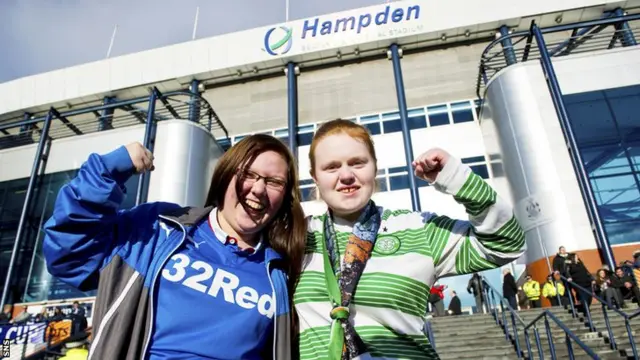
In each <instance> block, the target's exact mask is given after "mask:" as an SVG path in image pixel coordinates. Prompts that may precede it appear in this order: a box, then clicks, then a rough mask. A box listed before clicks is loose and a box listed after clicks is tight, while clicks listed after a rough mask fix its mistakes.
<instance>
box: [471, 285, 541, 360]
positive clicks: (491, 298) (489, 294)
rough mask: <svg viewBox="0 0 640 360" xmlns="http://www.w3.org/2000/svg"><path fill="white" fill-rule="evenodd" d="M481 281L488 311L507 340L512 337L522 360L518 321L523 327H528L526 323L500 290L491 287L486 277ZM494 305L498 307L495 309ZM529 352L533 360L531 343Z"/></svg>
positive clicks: (528, 347) (528, 345)
mask: <svg viewBox="0 0 640 360" xmlns="http://www.w3.org/2000/svg"><path fill="white" fill-rule="evenodd" d="M481 279H482V296H483V299H484V303H485V304H486V306H487V311H489V313H490V314H491V315H492V316H493V318H494V319H495V321H496V324H497V325H500V327H502V330H503V331H504V334H505V339H506V340H509V338H510V337H511V341H513V342H514V345H515V348H516V353H517V355H518V359H521V358H522V355H523V351H522V348H521V346H520V338H519V336H518V324H517V323H516V320H517V321H518V323H519V324H520V325H521V326H523V327H524V326H525V325H526V323H525V322H524V320H523V319H522V317H520V315H518V313H517V311H516V310H515V309H514V308H512V307H511V305H510V304H509V302H508V301H507V299H505V298H504V297H503V296H502V294H500V292H498V290H496V289H495V288H494V287H493V286H491V284H489V282H488V281H487V279H486V278H485V277H484V276H483V277H481ZM496 295H497V297H498V299H499V300H498V303H497V304H496ZM492 305H496V306H495V308H494V307H493V306H492ZM498 305H499V306H500V313H501V317H502V319H499V318H498V309H497V306H498ZM505 305H506V310H507V311H508V312H509V314H510V315H511V329H512V331H513V335H512V334H510V330H509V325H508V323H507V317H506V314H505ZM479 310H481V309H479ZM527 352H528V354H529V359H531V346H530V344H529V342H527Z"/></svg>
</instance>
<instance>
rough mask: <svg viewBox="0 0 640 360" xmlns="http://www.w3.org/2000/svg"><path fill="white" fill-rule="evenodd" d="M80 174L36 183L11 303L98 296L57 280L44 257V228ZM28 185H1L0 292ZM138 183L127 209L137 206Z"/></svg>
mask: <svg viewBox="0 0 640 360" xmlns="http://www.w3.org/2000/svg"><path fill="white" fill-rule="evenodd" d="M76 173H77V170H70V171H63V172H58V173H52V174H47V175H45V176H43V177H42V178H41V179H40V180H39V181H38V182H36V184H37V187H36V191H35V192H34V193H33V197H32V206H31V209H30V210H29V212H28V216H27V217H26V222H25V227H24V232H23V236H22V241H21V248H20V250H19V252H18V255H17V258H16V260H17V261H16V263H15V266H14V272H13V280H12V281H13V283H12V284H11V291H10V298H9V299H8V300H9V303H12V302H33V301H43V300H55V299H68V298H73V297H83V296H93V295H95V294H94V293H93V292H81V291H79V290H77V289H75V288H73V287H71V286H68V285H66V284H64V283H62V282H60V281H59V280H57V279H55V278H53V277H52V276H51V275H49V273H48V272H47V268H46V263H45V260H44V258H43V256H42V240H43V236H44V232H43V231H42V230H41V229H42V226H43V225H44V223H45V222H46V221H47V220H48V219H49V217H50V216H51V215H52V213H53V205H54V202H55V200H56V196H57V194H58V191H59V190H60V188H61V187H62V185H64V184H65V183H67V182H68V181H70V180H71V179H72V178H73V177H74V176H75V175H76ZM28 182H29V179H28V178H24V179H16V180H11V181H5V182H1V183H0V289H2V287H4V285H5V284H4V282H5V278H6V276H7V270H8V267H9V261H10V258H11V252H12V250H13V244H14V242H15V238H16V232H17V229H18V223H19V221H20V215H21V213H22V207H23V204H24V201H25V196H26V192H27V184H28ZM137 184H138V176H134V177H132V178H131V179H130V180H129V181H128V182H127V184H126V188H127V193H128V194H129V195H128V196H127V197H126V199H125V202H124V204H123V208H130V207H132V206H133V205H134V204H135V192H136V187H137ZM34 249H35V251H34Z"/></svg>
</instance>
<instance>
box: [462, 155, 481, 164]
mask: <svg viewBox="0 0 640 360" xmlns="http://www.w3.org/2000/svg"><path fill="white" fill-rule="evenodd" d="M482 161H484V156H473V157H468V158H464V159H462V163H463V164H472V163H477V162H482Z"/></svg>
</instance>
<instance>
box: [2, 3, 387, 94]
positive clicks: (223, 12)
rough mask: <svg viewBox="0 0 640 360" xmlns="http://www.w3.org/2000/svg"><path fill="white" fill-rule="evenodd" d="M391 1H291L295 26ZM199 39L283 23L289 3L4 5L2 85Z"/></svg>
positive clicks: (291, 18) (290, 8)
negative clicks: (195, 28)
mask: <svg viewBox="0 0 640 360" xmlns="http://www.w3.org/2000/svg"><path fill="white" fill-rule="evenodd" d="M385 2H386V1H385V0H346V1H345V0H323V1H307V0H290V6H289V18H290V20H295V19H301V18H307V17H312V16H316V15H320V14H326V13H332V12H337V11H343V10H348V9H353V8H359V7H363V6H369V5H375V4H381V3H385ZM196 7H199V8H200V16H199V21H198V31H197V37H199V38H203V37H209V36H214V35H220V34H225V33H230V32H234V31H240V30H246V29H251V28H254V27H259V26H266V25H269V24H276V23H280V22H284V20H285V0H233V1H223V0H179V1H177V0H171V1H169V0H153V1H152V0H130V1H127V0H109V1H99V0H82V1H81V0H2V1H0V23H1V24H3V25H4V26H3V29H2V31H0V48H1V49H3V59H2V60H3V61H2V66H0V82H5V81H8V80H12V79H16V78H20V77H23V76H28V75H32V74H36V73H41V72H45V71H50V70H55V69H60V68H64V67H68V66H73V65H78V64H82V63H87V62H91V61H96V60H100V59H104V58H105V57H106V54H107V49H108V48H109V42H110V39H111V34H112V32H113V28H114V26H115V25H116V24H117V25H118V31H117V35H116V39H115V42H114V46H113V49H112V52H111V56H112V57H113V56H118V55H124V54H128V53H133V52H138V51H141V50H147V49H152V48H156V47H161V46H165V45H170V44H175V43H179V42H184V41H189V40H191V34H192V31H193V21H194V17H195V13H196Z"/></svg>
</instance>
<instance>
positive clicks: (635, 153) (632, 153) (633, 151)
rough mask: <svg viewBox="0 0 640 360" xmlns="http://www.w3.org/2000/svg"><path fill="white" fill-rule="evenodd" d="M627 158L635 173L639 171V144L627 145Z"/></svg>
mask: <svg viewBox="0 0 640 360" xmlns="http://www.w3.org/2000/svg"><path fill="white" fill-rule="evenodd" d="M628 146H629V150H628V151H629V157H630V158H631V163H633V168H634V170H635V171H640V142H634V143H631V144H628Z"/></svg>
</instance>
